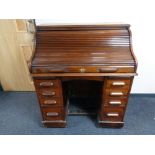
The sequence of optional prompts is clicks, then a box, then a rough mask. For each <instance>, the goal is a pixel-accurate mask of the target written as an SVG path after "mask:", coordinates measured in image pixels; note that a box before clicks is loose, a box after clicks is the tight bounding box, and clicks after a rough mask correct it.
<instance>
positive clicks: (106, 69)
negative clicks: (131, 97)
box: [99, 68, 118, 73]
mask: <svg viewBox="0 0 155 155" xmlns="http://www.w3.org/2000/svg"><path fill="white" fill-rule="evenodd" d="M117 70H118V69H117V68H100V69H99V71H100V72H106V73H109V72H116V71H117Z"/></svg>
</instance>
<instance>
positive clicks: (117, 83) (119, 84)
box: [112, 82, 125, 86]
mask: <svg viewBox="0 0 155 155" xmlns="http://www.w3.org/2000/svg"><path fill="white" fill-rule="evenodd" d="M112 85H113V86H124V85H125V82H113V83H112Z"/></svg>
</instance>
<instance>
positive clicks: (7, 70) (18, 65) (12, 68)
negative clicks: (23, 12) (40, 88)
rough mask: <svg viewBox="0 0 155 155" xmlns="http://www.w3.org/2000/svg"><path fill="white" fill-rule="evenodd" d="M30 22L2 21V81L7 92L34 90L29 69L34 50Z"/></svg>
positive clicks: (0, 27)
mask: <svg viewBox="0 0 155 155" xmlns="http://www.w3.org/2000/svg"><path fill="white" fill-rule="evenodd" d="M30 22H31V21H30ZM30 22H28V20H22V19H20V20H0V79H1V84H2V87H3V89H4V90H5V91H33V90H34V86H33V82H32V79H31V76H30V72H29V68H28V65H29V64H30V61H31V57H32V54H33V48H34V33H33V32H34V30H33V29H34V27H33V23H30ZM30 28H31V29H30Z"/></svg>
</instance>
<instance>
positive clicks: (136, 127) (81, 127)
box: [0, 91, 155, 135]
mask: <svg viewBox="0 0 155 155" xmlns="http://www.w3.org/2000/svg"><path fill="white" fill-rule="evenodd" d="M67 121H68V126H67V127H66V128H44V127H43V126H42V124H41V116H40V111H39V106H38V102H37V97H36V94H35V93H34V92H3V91H0V134H1V135H131V134H132V135H133V134H134V135H154V134H155V95H131V96H130V99H129V104H128V109H127V112H126V116H125V125H124V127H123V128H121V129H109V128H100V127H99V126H98V125H97V122H96V117H95V116H91V117H90V116H68V118H67Z"/></svg>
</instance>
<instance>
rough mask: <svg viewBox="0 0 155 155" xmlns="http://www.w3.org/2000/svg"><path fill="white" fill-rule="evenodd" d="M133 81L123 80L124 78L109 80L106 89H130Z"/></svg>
mask: <svg viewBox="0 0 155 155" xmlns="http://www.w3.org/2000/svg"><path fill="white" fill-rule="evenodd" d="M131 82H132V80H131V79H130V78H128V79H123V78H113V79H108V80H107V82H106V88H108V89H109V88H114V89H115V88H120V89H129V88H130V85H131Z"/></svg>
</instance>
